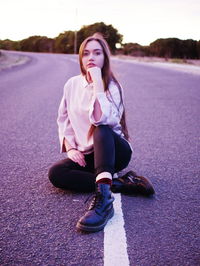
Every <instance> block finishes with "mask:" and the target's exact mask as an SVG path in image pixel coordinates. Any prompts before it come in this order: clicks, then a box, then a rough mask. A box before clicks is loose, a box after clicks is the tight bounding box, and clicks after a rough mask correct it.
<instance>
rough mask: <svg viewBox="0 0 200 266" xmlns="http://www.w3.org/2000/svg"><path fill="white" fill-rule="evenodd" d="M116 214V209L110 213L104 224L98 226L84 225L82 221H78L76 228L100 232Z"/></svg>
mask: <svg viewBox="0 0 200 266" xmlns="http://www.w3.org/2000/svg"><path fill="white" fill-rule="evenodd" d="M113 215H114V209H112V211H111V212H110V213H109V215H108V216H107V217H106V219H105V221H104V223H103V224H101V225H98V226H88V225H83V224H81V223H79V222H78V223H77V225H76V228H77V229H79V230H81V231H86V232H98V231H101V230H103V229H104V227H105V226H106V224H107V222H108V220H109V219H111V218H112V217H113Z"/></svg>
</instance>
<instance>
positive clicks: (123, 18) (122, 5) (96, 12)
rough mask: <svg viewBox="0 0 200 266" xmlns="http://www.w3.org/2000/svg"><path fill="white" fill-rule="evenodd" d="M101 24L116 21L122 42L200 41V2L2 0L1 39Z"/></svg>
mask: <svg viewBox="0 0 200 266" xmlns="http://www.w3.org/2000/svg"><path fill="white" fill-rule="evenodd" d="M96 22H104V23H105V24H107V25H110V24H112V26H113V27H114V28H116V29H117V30H118V32H119V33H120V34H122V35H123V43H127V42H133V43H139V44H141V45H149V44H150V43H151V42H153V41H155V40H156V39H158V38H170V37H171V38H172V37H176V38H179V39H193V40H200V0H137V1H136V0H85V1H84V0H0V39H1V40H4V39H11V40H14V41H17V40H22V39H25V38H28V37H29V36H33V35H41V36H47V37H50V38H54V37H56V36H58V35H59V34H60V33H62V32H64V31H67V30H73V31H74V30H79V29H80V28H81V27H82V26H83V25H90V24H93V23H96Z"/></svg>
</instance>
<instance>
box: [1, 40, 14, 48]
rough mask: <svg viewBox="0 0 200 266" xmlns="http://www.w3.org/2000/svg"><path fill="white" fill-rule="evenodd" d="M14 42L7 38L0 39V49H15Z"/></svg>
mask: <svg viewBox="0 0 200 266" xmlns="http://www.w3.org/2000/svg"><path fill="white" fill-rule="evenodd" d="M14 48H15V42H14V41H11V40H9V39H5V40H0V49H3V50H15V49H14Z"/></svg>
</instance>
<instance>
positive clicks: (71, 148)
mask: <svg viewBox="0 0 200 266" xmlns="http://www.w3.org/2000/svg"><path fill="white" fill-rule="evenodd" d="M71 150H77V149H76V148H69V149H68V150H67V153H68V152H69V151H71Z"/></svg>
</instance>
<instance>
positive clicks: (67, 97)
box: [57, 74, 124, 154]
mask: <svg viewBox="0 0 200 266" xmlns="http://www.w3.org/2000/svg"><path fill="white" fill-rule="evenodd" d="M109 91H110V94H111V96H112V97H111V96H110V94H109V93H108V92H98V93H97V94H96V97H95V95H94V93H93V84H92V83H88V82H87V80H86V78H85V76H83V75H82V74H81V75H78V76H75V77H72V78H70V79H69V80H68V81H67V82H66V83H65V85H64V92H63V97H62V100H61V103H60V106H59V109H58V118H57V124H58V133H59V140H60V152H66V149H65V146H64V143H63V140H64V138H65V139H66V140H67V142H69V144H70V145H71V146H72V147H74V148H76V149H78V150H79V151H81V152H83V153H85V154H87V153H91V152H92V151H93V138H89V140H88V132H89V129H90V127H91V124H93V125H95V126H98V125H109V126H110V127H111V128H112V129H113V131H115V132H116V133H117V134H119V135H121V136H122V137H124V135H123V133H122V129H121V125H120V120H121V117H122V113H123V105H122V104H121V98H120V93H119V89H118V87H117V85H116V84H115V83H114V81H111V82H110V85H109ZM122 97H123V91H122ZM96 99H98V102H99V104H100V107H101V111H102V115H101V118H100V119H99V120H98V121H96V120H95V118H94V115H93V114H94V103H95V100H96ZM113 101H114V102H113Z"/></svg>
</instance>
